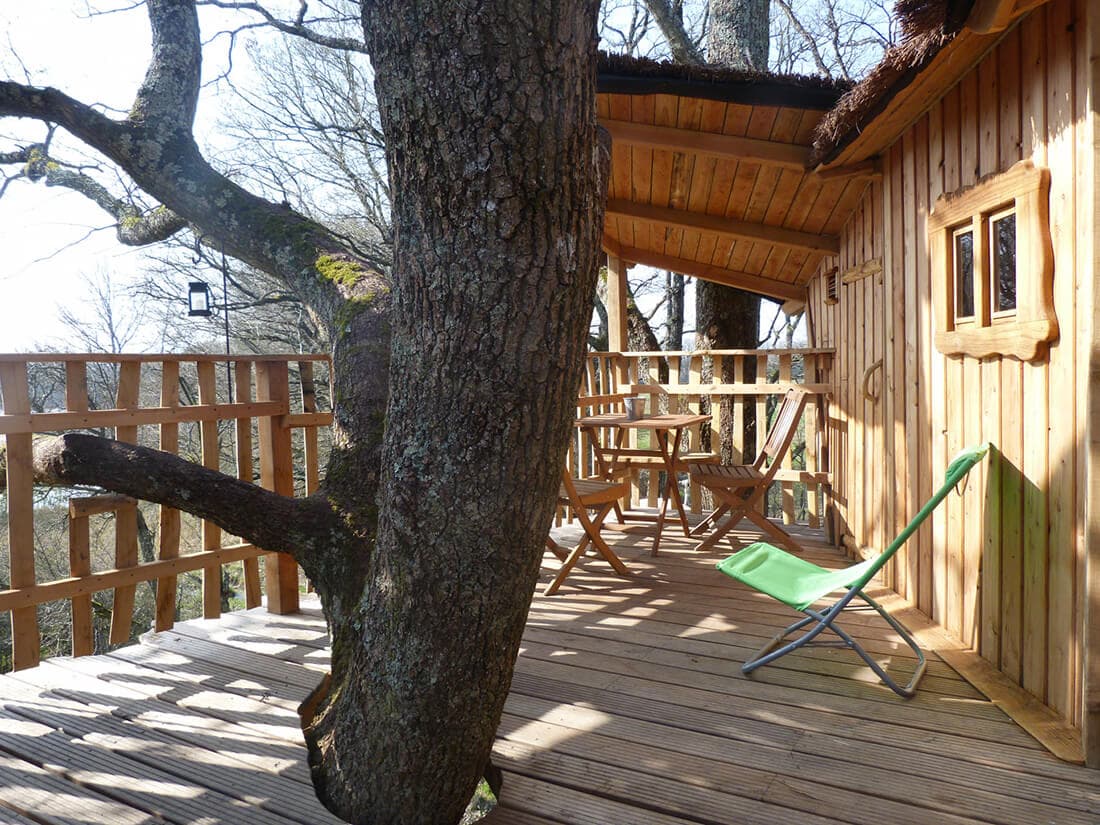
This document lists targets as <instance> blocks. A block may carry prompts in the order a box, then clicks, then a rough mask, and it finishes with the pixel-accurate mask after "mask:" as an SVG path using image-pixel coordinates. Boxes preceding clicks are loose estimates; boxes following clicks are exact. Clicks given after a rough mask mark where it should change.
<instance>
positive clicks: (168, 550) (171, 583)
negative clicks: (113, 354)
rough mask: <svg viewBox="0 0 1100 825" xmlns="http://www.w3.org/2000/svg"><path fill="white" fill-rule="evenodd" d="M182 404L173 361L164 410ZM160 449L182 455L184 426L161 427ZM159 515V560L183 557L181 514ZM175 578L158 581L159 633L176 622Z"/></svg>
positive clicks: (164, 378)
mask: <svg viewBox="0 0 1100 825" xmlns="http://www.w3.org/2000/svg"><path fill="white" fill-rule="evenodd" d="M179 402H180V365H179V362H177V361H169V362H166V363H165V364H164V365H163V369H162V372H161V379H160V403H161V406H162V407H166V408H169V409H174V408H175V407H178V406H179ZM159 438H160V449H161V450H163V451H164V452H166V453H171V454H172V455H175V454H176V453H178V452H179V446H180V427H179V424H176V423H175V422H171V423H165V424H161V425H160V434H159ZM158 510H159V513H158V522H159V539H160V541H159V547H158V548H157V557H158V558H159V559H160V560H161V561H165V560H167V559H174V558H176V557H178V556H179V554H180V526H181V524H180V519H181V516H180V512H179V510H174V509H172V508H171V507H165V506H164V505H161V506H160V507H159V508H158ZM176 591H177V580H176V577H175V576H162V577H161V578H159V579H157V602H156V617H155V618H154V620H153V627H154V628H155V629H156V630H157V632H158V633H159V632H160V631H162V630H170V629H171V628H172V626H173V625H174V624H175V622H176Z"/></svg>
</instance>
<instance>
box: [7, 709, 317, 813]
mask: <svg viewBox="0 0 1100 825" xmlns="http://www.w3.org/2000/svg"><path fill="white" fill-rule="evenodd" d="M0 742H2V744H0V747H2V748H3V749H4V750H7V751H8V752H9V753H10V752H12V751H18V753H19V754H20V756H21V758H23V759H25V760H26V761H29V762H31V763H33V764H36V765H38V766H39V767H42V768H44V769H45V770H47V771H49V772H50V773H53V774H56V775H58V776H62V777H64V778H66V779H68V780H69V781H71V782H73V783H74V784H75V785H78V786H80V787H83V788H90V789H93V790H96V791H98V792H99V793H101V794H102V795H104V796H109V797H111V798H113V799H116V800H118V801H119V802H121V803H123V804H126V805H129V806H130V807H132V808H135V809H137V810H139V811H143V812H145V813H148V814H151V815H152V816H154V817H159V818H161V819H163V820H166V821H168V822H174V823H179V824H180V825H188V823H192V822H194V821H196V816H195V814H196V812H198V811H201V812H204V813H206V812H211V813H214V814H215V815H213V816H205V817H202V818H201V819H200V821H204V822H209V823H211V825H213V824H214V823H216V822H222V823H225V824H226V825H230V823H241V825H292V823H293V820H289V819H286V818H284V817H283V816H280V815H279V814H277V813H275V812H274V811H263V812H259V811H257V810H256V809H255V808H254V806H253V805H251V804H249V803H247V802H245V801H243V800H240V799H234V798H233V797H231V796H229V795H228V794H226V793H223V792H222V791H221V790H218V789H215V788H209V787H204V786H203V785H202V784H199V783H197V782H195V781H193V780H192V779H189V778H183V777H181V776H180V775H179V774H178V773H177V774H175V775H174V774H172V773H169V772H167V771H165V770H162V769H160V768H156V767H152V766H150V765H146V764H142V763H140V762H137V761H135V760H132V759H128V758H126V757H125V756H121V755H119V754H117V753H114V752H112V751H109V750H105V749H103V748H100V747H97V746H95V745H92V744H89V743H87V742H85V741H83V740H73V739H70V738H69V737H68V736H66V735H65V734H63V733H61V732H58V731H55V730H53V729H51V728H48V727H46V726H45V725H41V724H38V723H36V722H31V721H29V720H25V719H20V718H18V717H15V716H13V715H10V714H9V713H8V712H6V711H0ZM224 781H226V780H223V782H224ZM215 812H216V813H215ZM330 821H331V820H330Z"/></svg>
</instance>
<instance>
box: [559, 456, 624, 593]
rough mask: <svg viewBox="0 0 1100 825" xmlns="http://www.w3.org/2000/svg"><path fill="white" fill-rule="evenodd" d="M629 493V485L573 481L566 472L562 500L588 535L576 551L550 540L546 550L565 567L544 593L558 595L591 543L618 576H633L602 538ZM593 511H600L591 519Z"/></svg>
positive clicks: (577, 479) (587, 480)
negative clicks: (611, 516) (612, 514)
mask: <svg viewBox="0 0 1100 825" xmlns="http://www.w3.org/2000/svg"><path fill="white" fill-rule="evenodd" d="M629 491H630V490H629V487H628V486H627V485H626V483H625V482H613V481H603V480H601V479H582V478H573V476H572V474H570V472H569V471H568V470H563V471H562V476H561V488H560V489H559V491H558V500H559V502H560V503H561V504H564V505H566V506H567V507H569V508H570V509H571V510H572V511H573V515H574V516H575V517H576V519H577V521H579V522H580V523H581V527H582V528H583V529H584V535H583V536H581V540H580V543H579V544H577V546H576V547H573V548H572V549H567V548H564V547H562V546H561V545H560V544H558V543H557V542H556V541H554V539H553V538H551V537H549V536H547V537H546V548H547V549H548V550H549V551H550V552H551V553H553V554H554V555H555V556H557V557H558V558H559V559H561V562H562V564H561V567H560V568H559V569H558V572H557V574H556V575H555V576H554V578H553V580H552V581H551V582H550V584H548V585H547V586H546V589H545V590H543V595H544V596H552V595H553V594H554V593H556V592H557V590H558V588H559V587H561V585H562V582H564V581H565V578H566V576H568V575H569V574H570V573H571V572H572V570H573V568H574V567H575V566H576V565H577V562H579V561H580V560H581V558H582V557H583V556H584V554H585V552H586V551H587V550H588V546H589V545H590V544H591V545H592V546H594V547H595V548H596V550H597V551H598V552H599V554H600V555H601V556H603V557H604V558H605V559H606V560H607V563H608V564H610V565H611V567H612V568H613V569H614V570H615V572H616V573H618V574H619V575H620V576H629V575H630V571H629V570H628V569H627V567H626V565H625V564H623V563H622V560H621V559H620V558H619V557H618V556H616V555H615V551H613V550H612V549H611V547H609V546H608V544H607V542H606V541H604V540H603V537H602V536H601V535H600V529H601V528H602V527H603V523H604V520H605V519H606V518H607V516H608V514H609V513H610V512H611V511H612V510H613V509H614V508H615V505H616V504H617V503H618V501H619V499H621V498H622V497H623V496H624V495H625V494H628V493H629ZM589 509H594V510H595V511H596V512H595V515H593V516H589V515H588V510H589Z"/></svg>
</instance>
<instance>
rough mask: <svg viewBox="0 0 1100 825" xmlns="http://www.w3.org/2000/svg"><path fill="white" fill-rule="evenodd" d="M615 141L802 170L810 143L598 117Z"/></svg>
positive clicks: (804, 166)
mask: <svg viewBox="0 0 1100 825" xmlns="http://www.w3.org/2000/svg"><path fill="white" fill-rule="evenodd" d="M600 123H601V125H603V126H604V127H605V128H606V129H607V131H608V132H610V133H611V139H612V141H613V142H616V143H627V144H630V145H632V146H646V147H648V148H650V149H666V150H675V151H678V152H688V153H693V154H697V155H705V156H708V157H715V158H721V159H728V160H751V161H754V162H756V163H764V164H768V165H769V166H782V167H784V168H788V169H798V170H804V169H805V168H806V160H807V159H808V157H809V152H810V147H809V146H807V145H804V144H796V143H781V142H779V141H774V140H762V139H760V138H749V137H740V136H737V135H720V134H715V133H713V132H698V131H695V130H691V129H679V128H675V127H670V126H653V125H649V124H645V123H633V122H630V121H624V120H612V119H610V118H609V119H602V118H601V120H600Z"/></svg>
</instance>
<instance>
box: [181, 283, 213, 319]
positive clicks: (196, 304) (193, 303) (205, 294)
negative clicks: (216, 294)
mask: <svg viewBox="0 0 1100 825" xmlns="http://www.w3.org/2000/svg"><path fill="white" fill-rule="evenodd" d="M187 286H188V290H187V314H188V315H202V316H209V315H210V286H209V285H208V284H207V283H206V282H205V281H191V283H189V284H188V285H187Z"/></svg>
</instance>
